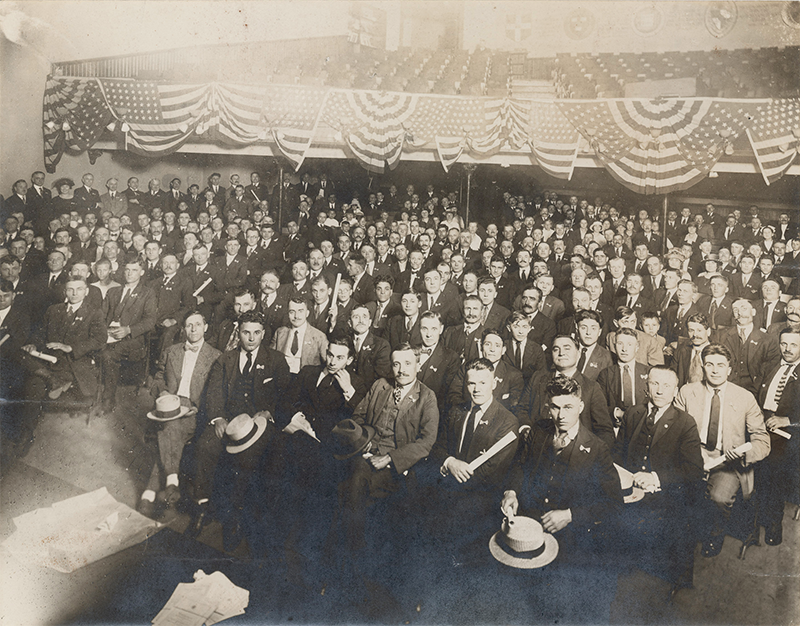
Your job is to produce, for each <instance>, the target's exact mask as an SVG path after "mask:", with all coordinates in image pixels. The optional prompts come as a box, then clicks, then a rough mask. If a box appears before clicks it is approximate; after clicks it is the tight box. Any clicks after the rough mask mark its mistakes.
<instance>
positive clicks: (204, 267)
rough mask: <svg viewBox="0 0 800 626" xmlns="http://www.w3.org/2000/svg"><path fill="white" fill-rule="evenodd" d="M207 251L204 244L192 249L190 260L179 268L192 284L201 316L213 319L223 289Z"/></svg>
mask: <svg viewBox="0 0 800 626" xmlns="http://www.w3.org/2000/svg"><path fill="white" fill-rule="evenodd" d="M209 256H210V255H209V251H208V248H206V247H205V246H197V247H196V248H194V249H193V250H192V261H191V262H190V263H189V264H188V265H185V266H184V267H183V269H182V270H181V271H182V273H183V275H184V277H185V278H186V279H187V280H188V281H189V282H190V283H191V285H192V296H193V297H194V298H195V300H196V301H197V307H198V308H199V309H200V311H201V312H202V313H203V317H205V318H206V319H210V320H212V321H213V315H214V311H215V309H216V308H217V306H218V305H219V303H220V302H222V299H223V297H224V295H225V291H224V290H223V288H222V285H221V284H220V282H219V275H218V273H217V270H216V268H215V267H214V266H213V265H212V264H211V263H210V261H209Z"/></svg>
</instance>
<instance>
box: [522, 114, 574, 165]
mask: <svg viewBox="0 0 800 626" xmlns="http://www.w3.org/2000/svg"><path fill="white" fill-rule="evenodd" d="M530 117H531V130H530V133H529V134H530V138H531V139H530V141H531V148H532V150H533V156H534V157H535V159H536V164H537V165H538V166H539V167H541V168H542V169H543V170H544V171H545V172H547V173H548V174H550V176H554V177H556V178H564V179H566V180H571V179H572V172H573V171H574V170H575V159H576V158H577V156H578V144H579V142H580V134H579V133H578V131H577V130H576V129H575V127H574V126H573V125H572V124H570V122H569V120H568V119H567V118H566V117H564V114H563V113H562V112H561V111H560V110H559V108H558V107H557V106H556V105H555V103H553V102H532V103H531V114H530Z"/></svg>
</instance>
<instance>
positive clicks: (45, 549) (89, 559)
mask: <svg viewBox="0 0 800 626" xmlns="http://www.w3.org/2000/svg"><path fill="white" fill-rule="evenodd" d="M14 526H15V527H16V530H15V531H14V533H13V534H12V535H11V536H10V537H9V538H8V539H6V540H5V541H4V542H3V546H4V547H5V548H7V549H8V551H9V552H10V553H11V554H12V555H14V556H15V557H16V558H18V559H20V560H22V561H25V562H26V563H34V564H36V565H40V566H42V567H49V568H52V569H54V570H57V571H59V572H63V573H65V574H67V573H69V572H73V571H75V570H76V569H78V568H80V567H83V566H84V565H88V564H89V563H94V562H95V561H99V560H100V559H102V558H105V557H107V556H110V555H112V554H116V553H117V552H121V551H122V550H125V549H126V548H129V547H131V546H134V545H136V544H137V543H141V542H142V541H144V540H145V539H147V538H148V537H150V536H151V535H153V534H155V533H156V532H158V531H159V530H161V528H163V526H162V524H159V523H158V522H156V521H154V520H151V519H149V518H147V517H145V516H144V515H142V514H140V513H137V512H136V511H134V510H133V509H132V508H130V507H128V506H126V505H124V504H122V503H120V502H117V501H116V500H115V499H114V498H113V497H112V496H111V494H109V493H108V491H107V490H106V488H105V487H102V488H100V489H97V490H96V491H92V492H89V493H84V494H82V495H80V496H76V497H74V498H68V499H67V500H62V501H61V502H56V503H55V504H54V505H52V506H49V507H46V508H41V509H36V510H35V511H31V512H30V513H25V514H24V515H20V516H19V517H15V518H14Z"/></svg>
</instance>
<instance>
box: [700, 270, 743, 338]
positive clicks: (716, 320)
mask: <svg viewBox="0 0 800 626" xmlns="http://www.w3.org/2000/svg"><path fill="white" fill-rule="evenodd" d="M732 278H733V277H732ZM732 278H731V279H729V278H728V277H727V276H724V275H722V274H720V275H719V276H714V277H713V278H712V279H711V283H710V285H711V295H706V296H702V297H701V298H700V299H699V300H698V301H697V307H698V308H699V309H700V312H701V313H703V314H704V315H705V316H706V317H707V318H708V321H709V323H710V324H711V330H712V331H713V332H712V336H711V340H712V341H718V340H719V337H720V336H721V335H722V333H723V332H724V331H725V330H727V329H728V328H731V327H732V326H733V325H734V324H735V323H736V322H735V321H734V317H733V298H734V297H736V296H735V294H731V293H730V291H729V283H730V281H731V280H732Z"/></svg>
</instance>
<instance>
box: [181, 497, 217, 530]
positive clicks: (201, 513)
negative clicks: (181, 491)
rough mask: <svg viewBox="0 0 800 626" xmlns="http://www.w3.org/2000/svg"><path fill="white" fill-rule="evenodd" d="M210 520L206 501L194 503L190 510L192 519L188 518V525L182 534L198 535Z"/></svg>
mask: <svg viewBox="0 0 800 626" xmlns="http://www.w3.org/2000/svg"><path fill="white" fill-rule="evenodd" d="M210 521H211V514H210V512H209V510H208V502H205V503H203V504H197V505H195V508H194V511H193V512H192V519H191V520H189V526H188V527H187V528H186V532H184V535H186V536H187V537H199V536H200V533H201V532H203V527H204V526H205V525H206V524H208V523H209V522H210Z"/></svg>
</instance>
